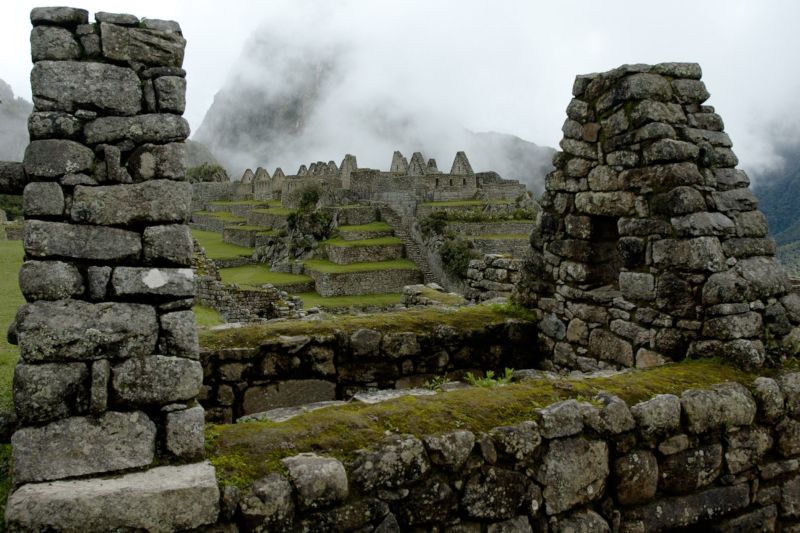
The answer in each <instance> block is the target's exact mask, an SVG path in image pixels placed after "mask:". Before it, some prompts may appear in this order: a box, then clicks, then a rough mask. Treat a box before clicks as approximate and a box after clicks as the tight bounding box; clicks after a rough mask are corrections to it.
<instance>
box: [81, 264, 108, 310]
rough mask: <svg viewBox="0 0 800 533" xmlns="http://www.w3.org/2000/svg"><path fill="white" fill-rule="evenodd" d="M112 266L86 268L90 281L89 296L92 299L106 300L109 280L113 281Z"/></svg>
mask: <svg viewBox="0 0 800 533" xmlns="http://www.w3.org/2000/svg"><path fill="white" fill-rule="evenodd" d="M111 272H112V268H111V267H98V266H90V267H89V268H88V269H86V277H87V278H88V281H89V297H90V298H91V299H92V300H95V301H98V300H105V299H106V294H107V293H108V282H109V281H111Z"/></svg>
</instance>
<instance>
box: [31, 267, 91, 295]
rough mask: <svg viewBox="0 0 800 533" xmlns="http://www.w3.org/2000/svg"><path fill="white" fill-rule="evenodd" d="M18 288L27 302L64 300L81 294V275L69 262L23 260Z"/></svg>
mask: <svg viewBox="0 0 800 533" xmlns="http://www.w3.org/2000/svg"><path fill="white" fill-rule="evenodd" d="M19 288H20V290H21V291H22V294H23V296H25V299H26V300H28V301H29V302H30V301H34V300H65V299H68V298H72V297H73V296H79V295H81V294H83V291H84V285H83V276H81V273H80V271H79V270H78V269H77V268H76V267H75V265H72V264H70V263H64V262H62V261H25V262H24V263H22V267H21V268H20V269H19Z"/></svg>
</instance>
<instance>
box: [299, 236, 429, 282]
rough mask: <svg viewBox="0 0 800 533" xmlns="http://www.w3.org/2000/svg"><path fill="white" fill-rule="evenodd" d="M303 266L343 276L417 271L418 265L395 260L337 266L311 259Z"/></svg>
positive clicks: (322, 260)
mask: <svg viewBox="0 0 800 533" xmlns="http://www.w3.org/2000/svg"><path fill="white" fill-rule="evenodd" d="M356 242H357V241H356ZM303 264H304V265H305V267H306V268H307V269H309V270H316V271H317V272H322V273H325V274H342V273H345V272H370V271H373V270H417V265H416V264H414V261H411V260H410V259H394V260H392V261H368V262H364V263H352V264H350V265H337V264H336V263H333V262H331V261H327V260H325V259H309V260H308V261H304V262H303Z"/></svg>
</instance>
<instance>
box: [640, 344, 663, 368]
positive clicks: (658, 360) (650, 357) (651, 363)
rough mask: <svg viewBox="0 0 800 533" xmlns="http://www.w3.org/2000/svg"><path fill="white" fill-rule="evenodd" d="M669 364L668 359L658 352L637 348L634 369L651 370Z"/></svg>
mask: <svg viewBox="0 0 800 533" xmlns="http://www.w3.org/2000/svg"><path fill="white" fill-rule="evenodd" d="M669 362H671V360H670V359H667V358H666V357H664V356H663V355H662V354H660V353H658V352H655V351H653V350H648V349H647V348H639V350H638V351H637V352H636V368H642V369H644V368H653V367H657V366H663V365H665V364H667V363H669Z"/></svg>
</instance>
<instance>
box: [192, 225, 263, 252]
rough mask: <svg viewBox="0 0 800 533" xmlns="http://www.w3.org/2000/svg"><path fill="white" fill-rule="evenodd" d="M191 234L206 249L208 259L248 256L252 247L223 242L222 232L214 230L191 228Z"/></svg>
mask: <svg viewBox="0 0 800 533" xmlns="http://www.w3.org/2000/svg"><path fill="white" fill-rule="evenodd" d="M192 236H193V237H194V238H195V239H197V242H199V243H200V246H202V247H203V249H204V250H205V251H206V255H207V256H208V258H209V259H235V258H237V257H243V256H244V257H249V256H250V255H252V253H253V249H252V248H245V247H244V246H237V245H235V244H229V243H227V242H224V241H223V240H222V234H221V233H217V232H215V231H203V230H197V229H193V230H192Z"/></svg>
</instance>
